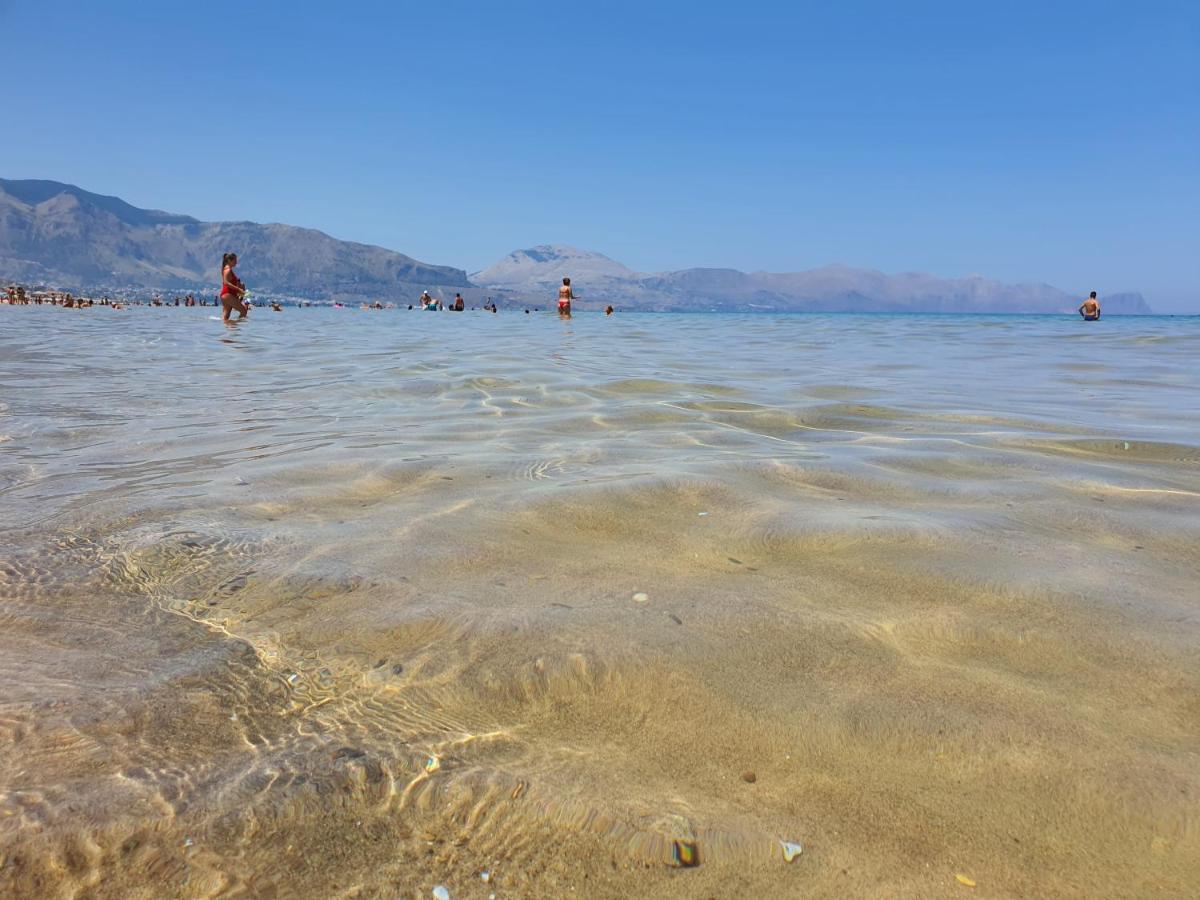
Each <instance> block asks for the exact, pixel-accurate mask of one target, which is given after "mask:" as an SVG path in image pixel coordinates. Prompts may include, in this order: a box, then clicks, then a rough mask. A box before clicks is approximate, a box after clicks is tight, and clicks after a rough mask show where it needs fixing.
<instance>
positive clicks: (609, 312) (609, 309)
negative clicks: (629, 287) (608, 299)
mask: <svg viewBox="0 0 1200 900" xmlns="http://www.w3.org/2000/svg"><path fill="white" fill-rule="evenodd" d="M604 314H605V315H606V316H611V315H612V314H613V308H612V306H611V305H610V306H606V307H604Z"/></svg>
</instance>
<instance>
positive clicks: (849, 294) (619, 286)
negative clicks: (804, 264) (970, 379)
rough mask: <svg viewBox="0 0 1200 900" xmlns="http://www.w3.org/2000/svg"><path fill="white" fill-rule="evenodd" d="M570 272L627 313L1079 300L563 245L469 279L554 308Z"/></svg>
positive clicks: (1059, 293) (1041, 309) (980, 284)
mask: <svg viewBox="0 0 1200 900" xmlns="http://www.w3.org/2000/svg"><path fill="white" fill-rule="evenodd" d="M564 275H565V276H569V277H570V278H571V281H572V286H573V287H574V288H575V289H576V293H577V294H578V295H579V298H580V301H579V305H580V306H586V307H595V306H602V305H604V304H608V303H612V304H616V305H620V306H622V307H624V308H626V309H654V310H683V309H693V310H694V309H711V310H738V309H746V310H749V309H762V310H779V311H788V312H791V311H804V310H810V311H828V312H881V311H890V312H1009V313H1052V312H1071V311H1073V310H1075V309H1076V308H1077V307H1078V306H1079V304H1080V302H1081V301H1082V299H1083V297H1084V296H1085V294H1083V293H1075V294H1071V293H1068V292H1066V291H1063V290H1060V289H1058V288H1056V287H1052V286H1050V285H1048V284H1004V283H1002V282H999V281H993V280H991V279H987V278H981V277H979V276H972V277H970V278H938V277H937V276H935V275H924V274H920V273H903V274H899V275H887V274H885V273H883V272H876V271H873V270H870V269H853V268H850V267H848V266H825V267H824V268H820V269H812V270H810V271H807V272H786V273H772V272H752V273H747V272H739V271H738V270H736V269H684V270H683V271H680V272H660V273H656V274H639V273H636V272H633V271H632V270H630V269H628V268H627V267H625V266H623V265H621V264H620V263H619V262H616V261H615V260H612V259H609V258H608V257H607V256H603V255H602V254H599V253H590V252H586V251H582V250H577V249H575V248H574V247H567V246H562V245H545V244H544V245H541V246H538V247H534V248H532V249H530V250H518V251H515V252H513V253H511V254H509V255H508V256H506V257H505V258H504V259H502V260H500V261H499V262H498V263H496V264H495V265H494V266H491V267H489V268H487V269H484V270H483V271H482V272H476V273H475V274H474V275H472V276H471V280H472V281H474V282H475V283H476V284H478V285H480V286H481V287H483V288H486V289H492V290H497V291H500V290H502V291H505V292H507V293H509V294H511V296H513V297H514V298H521V299H530V300H533V301H541V302H547V303H548V302H552V301H553V298H554V297H555V296H556V293H557V286H558V285H559V284H561V283H562V278H563V276H564ZM1100 299H1101V302H1102V304H1103V309H1104V311H1105V312H1106V313H1109V314H1133V313H1149V312H1150V311H1151V310H1150V307H1149V306H1147V304H1146V302H1145V300H1143V299H1142V296H1141V295H1140V294H1133V293H1130V294H1109V295H1107V296H1102V297H1101V298H1100Z"/></svg>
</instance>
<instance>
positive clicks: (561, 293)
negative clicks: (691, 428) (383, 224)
mask: <svg viewBox="0 0 1200 900" xmlns="http://www.w3.org/2000/svg"><path fill="white" fill-rule="evenodd" d="M237 263H238V257H237V254H236V253H226V254H224V255H223V257H222V259H221V289H220V293H219V294H218V295H217V298H216V299H215V300H214V301H213V302H212V303H211V304H210V303H209V302H208V301H207V300H205V299H204V298H197V297H195V296H194V295H193V294H187V295H186V296H182V297H175V298H174V301H173V302H172V301H171V300H163V299H162V298H160V297H154V298H153V299H150V300H146V301H142V300H118V299H111V298H109V297H108V296H104V297H102V298H101V299H99V300H96V299H94V298H91V297H74V296H72V295H71V293H70V292H68V291H54V290H46V291H29V290H27V289H26V288H25V287H24V286H23V285H18V284H10V285H9V286H8V287H7V288H6V289H5V290H4V292H3V293H0V304H8V305H11V306H42V305H48V306H62V307H65V308H67V309H85V308H88V307H91V306H108V307H111V308H113V309H122V308H124V307H125V306H185V307H190V306H209V305H212V306H220V307H221V319H222V321H225V322H231V321H238V320H240V319H244V318H246V317H247V316H248V315H249V313H250V309H251V307H253V306H254V305H255V304H254V303H252V302H251V301H250V299H249V296H250V294H249V291H247V289H246V285H245V284H244V283H243V282H242V280H241V279H240V278H239V277H238V275H237V273H236V271H234V270H235V267H236V266H237ZM575 299H576V297H575V292H574V290H573V289H572V287H571V279H570V278H563V280H562V286H561V287H560V288H559V289H558V315H559V317H560V318H564V319H569V318H571V304H572V303H573V302H574V301H575ZM266 305H267V306H268V307H269V308H270V309H271V310H272V311H273V312H282V311H283V304H282V303H281V302H280V301H278V300H270V301H267V304H266ZM295 305H296V306H297V307H307V306H313V305H314V304H313V303H312V301H299V302H297V303H295ZM332 305H333V307H334V308H335V309H345V304H344V303H338V302H335V303H333V304H332ZM361 308H362V309H375V310H381V309H394V308H395V306H394V305H393V304H390V303H389V304H387V305H386V306H385V305H384V304H383V303H382V302H380V301H378V300H377V301H375V302H374V303H363V304H361ZM408 308H409V309H410V310H413V309H417V310H425V311H429V312H441V311H443V310H445V311H448V312H463V311H465V310H466V308H467V306H466V301H465V300H464V299H463V295H462V294H461V293H456V294H455V295H454V299H453V300H452V301H450V302H449V303H443V302H442V299H441V298H440V297H434V296H432V295H431V294H430V293H429V291H428V290H426V291H423V292H422V293H421V296H420V298H419V299H418V300H417V303H416V304H415V305H414V304H411V303H410V304H409V305H408ZM471 309H475V307H471ZM483 310H484V311H485V312H490V313H492V314H493V315H494V314H495V313H496V312H497V311H498V310H497V307H496V303H495V301H494V300H492V298H491V297H488V298H487V302H486V303H485V304H484V305H483ZM540 311H541V307H540V306H539V307H535V309H534V312H540ZM235 312H236V313H237V318H236V319H235V318H234V317H233V314H234V313H235ZM529 312H530V310H529V309H528V308H526V309H525V314H526V315H529ZM614 312H615V309H614V308H613V307H612V306H611V305H609V306H606V307H605V309H604V314H605V315H607V316H611V315H612V314H613V313H614ZM1078 312H1079V315H1080V317H1081V318H1083V319H1084V321H1087V322H1095V321H1098V320H1099V319H1100V301H1099V299H1098V298H1097V297H1096V292H1095V291H1092V292H1091V295H1090V296H1089V297H1088V298H1087V299H1086V300H1084V301H1083V303H1081V304H1080V306H1079V310H1078Z"/></svg>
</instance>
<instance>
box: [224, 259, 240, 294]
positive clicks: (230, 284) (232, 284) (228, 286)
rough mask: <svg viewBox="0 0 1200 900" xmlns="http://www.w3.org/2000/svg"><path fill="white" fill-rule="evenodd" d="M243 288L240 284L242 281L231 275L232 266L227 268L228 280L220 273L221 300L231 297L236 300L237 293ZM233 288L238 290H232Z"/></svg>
mask: <svg viewBox="0 0 1200 900" xmlns="http://www.w3.org/2000/svg"><path fill="white" fill-rule="evenodd" d="M243 287H244V285H243V284H242V280H241V279H240V278H238V277H237V275H235V274H234V273H233V267H232V266H230V267H229V278H228V279H226V278H225V274H224V272H222V273H221V297H222V298H225V297H229V296H231V295H232V296H233V298H234V299H235V300H236V299H237V298H238V296H239V293H238V291H240V290H241V289H242V288H243ZM234 288H237V289H238V290H234Z"/></svg>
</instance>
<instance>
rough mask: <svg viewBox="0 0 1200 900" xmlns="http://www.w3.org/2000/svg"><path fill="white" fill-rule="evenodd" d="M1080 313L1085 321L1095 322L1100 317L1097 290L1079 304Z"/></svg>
mask: <svg viewBox="0 0 1200 900" xmlns="http://www.w3.org/2000/svg"><path fill="white" fill-rule="evenodd" d="M1079 314H1080V315H1081V316H1083V320H1084V321H1085V322H1095V321H1096V320H1097V319H1099V318H1100V301H1099V300H1097V299H1096V292H1095V291H1092V294H1091V296H1090V297H1088V298H1087V299H1086V300H1084V301H1083V303H1081V304H1080V305H1079Z"/></svg>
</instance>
